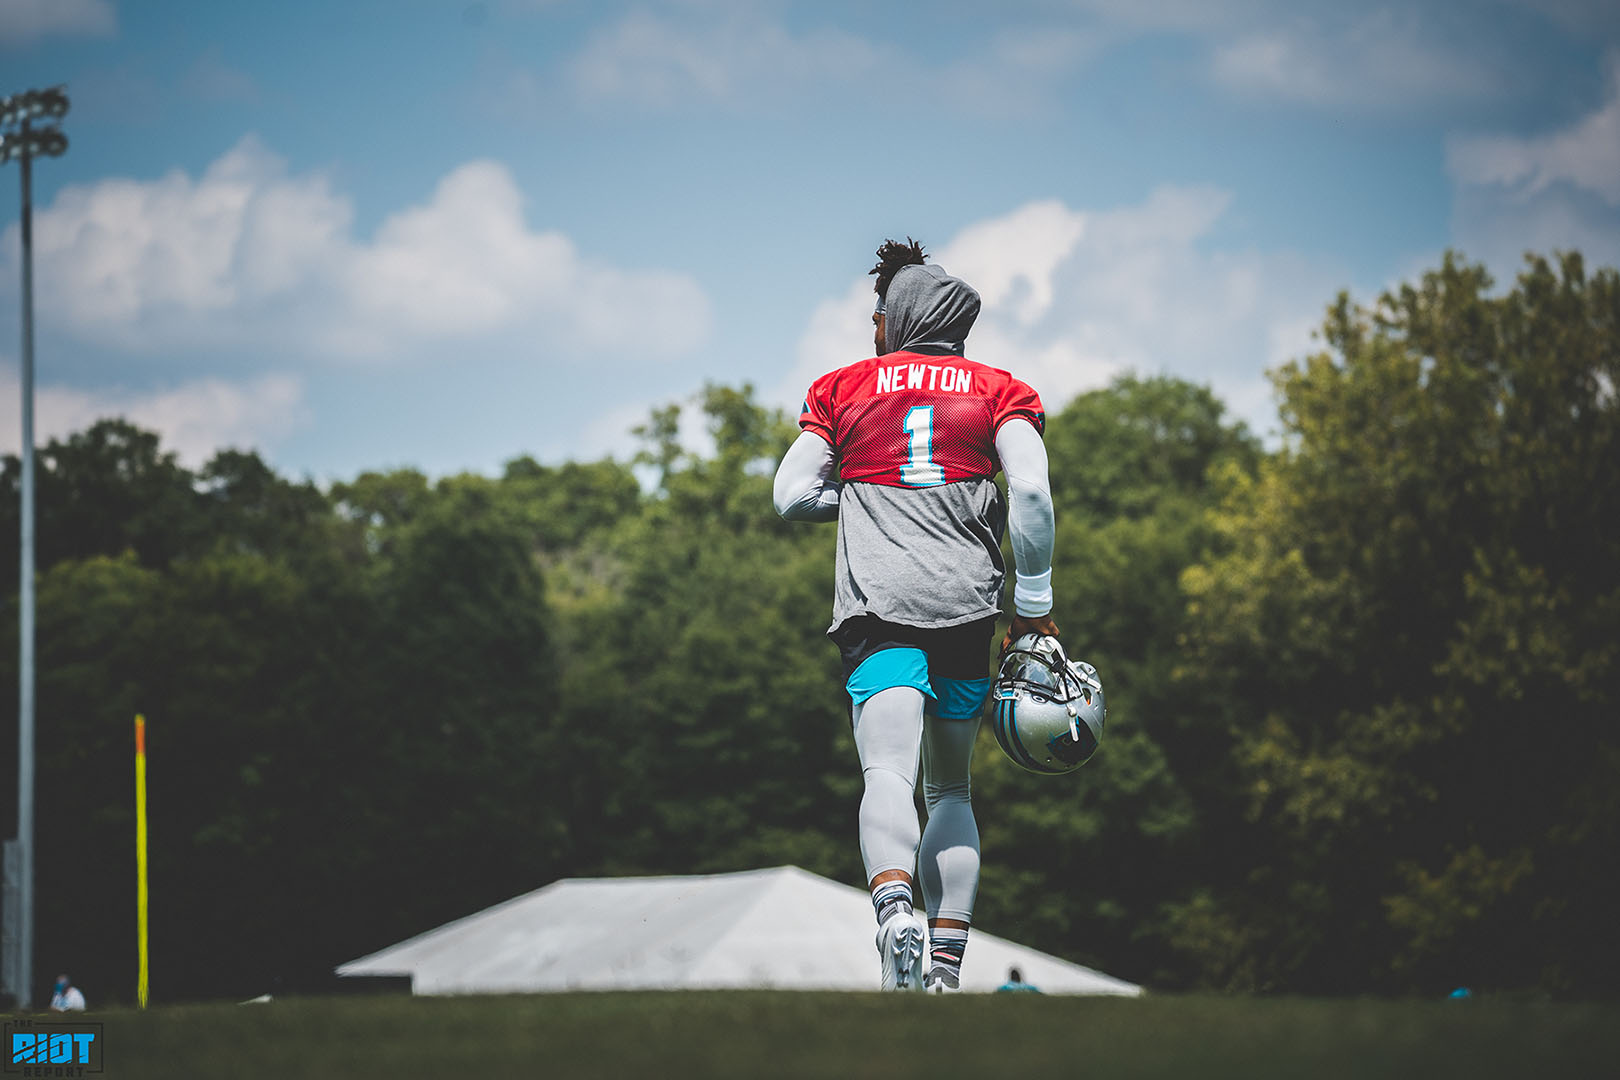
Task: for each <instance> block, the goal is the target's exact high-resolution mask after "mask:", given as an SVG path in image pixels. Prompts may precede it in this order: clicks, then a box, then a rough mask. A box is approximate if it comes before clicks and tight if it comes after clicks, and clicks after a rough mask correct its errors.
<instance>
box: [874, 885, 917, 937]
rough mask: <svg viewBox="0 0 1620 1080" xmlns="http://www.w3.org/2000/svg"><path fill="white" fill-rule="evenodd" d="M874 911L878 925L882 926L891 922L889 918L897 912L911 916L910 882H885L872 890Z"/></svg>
mask: <svg viewBox="0 0 1620 1080" xmlns="http://www.w3.org/2000/svg"><path fill="white" fill-rule="evenodd" d="M872 910H873V911H875V912H877V921H878V925H879V926H882V925H883V924H884V923H885V922H887V921H888V920H889V916H890V915H893V914H894V913H895V912H896V911H903V912H905V913H906V914H907V915H910V914H911V885H910V883H909V882H906V881H902V880H899V879H896V880H894V881H885V882H884V883H883V884H882V885H879V886H878V887H877V888H875V889H873V890H872Z"/></svg>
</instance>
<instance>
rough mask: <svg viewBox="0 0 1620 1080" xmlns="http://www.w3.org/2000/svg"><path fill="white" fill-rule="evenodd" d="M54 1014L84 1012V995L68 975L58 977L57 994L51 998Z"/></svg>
mask: <svg viewBox="0 0 1620 1080" xmlns="http://www.w3.org/2000/svg"><path fill="white" fill-rule="evenodd" d="M51 1011H52V1012H84V995H83V994H81V993H80V992H79V988H78V987H77V986H74V985H73V980H72V979H69V978H68V977H67V976H66V975H58V976H57V977H56V993H55V994H53V995H52V996H51Z"/></svg>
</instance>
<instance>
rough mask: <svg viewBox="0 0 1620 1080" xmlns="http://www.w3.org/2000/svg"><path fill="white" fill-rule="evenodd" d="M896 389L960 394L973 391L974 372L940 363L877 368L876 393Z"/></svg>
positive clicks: (889, 391) (885, 392) (884, 392)
mask: <svg viewBox="0 0 1620 1080" xmlns="http://www.w3.org/2000/svg"><path fill="white" fill-rule="evenodd" d="M895 390H944V391H948V392H955V393H958V394H971V393H972V392H973V372H971V371H969V370H967V369H966V368H959V367H950V366H942V365H940V364H894V365H891V366H889V367H880V368H878V369H877V389H875V390H874V391H873V393H875V394H887V393H891V392H893V391H895Z"/></svg>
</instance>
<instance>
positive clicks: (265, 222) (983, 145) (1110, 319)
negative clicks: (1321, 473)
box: [0, 0, 1620, 481]
mask: <svg viewBox="0 0 1620 1080" xmlns="http://www.w3.org/2000/svg"><path fill="white" fill-rule="evenodd" d="M0 71H3V72H4V79H3V85H0V93H8V92H12V91H15V90H20V89H23V88H26V87H29V86H41V85H50V84H54V83H63V82H65V83H67V84H68V87H69V93H70V95H71V96H72V99H73V111H72V112H71V113H70V114H69V116H68V117H67V120H66V122H65V130H66V131H67V132H68V134H69V137H70V139H71V141H72V145H71V149H70V150H69V152H68V154H67V155H66V156H65V157H63V158H61V159H57V160H49V161H43V162H40V163H38V164H37V166H36V169H35V200H36V211H35V236H36V264H35V265H36V280H37V288H38V297H37V303H38V308H37V310H38V326H39V336H38V380H39V397H38V410H39V420H38V423H39V428H40V432H41V435H42V437H43V436H51V435H61V434H65V433H66V432H68V431H72V430H76V429H78V428H82V427H83V426H85V425H86V424H88V423H89V422H91V421H92V420H93V419H95V418H96V417H97V416H100V415H106V414H112V413H120V414H124V415H127V416H130V417H131V418H132V419H134V420H136V421H137V422H138V423H141V424H143V425H145V426H148V427H152V428H155V429H158V430H160V431H162V432H163V434H164V436H165V438H166V439H167V440H168V442H169V444H170V445H171V446H172V447H174V448H175V449H177V450H178V451H179V452H180V453H181V455H182V457H183V458H185V459H186V460H187V461H188V462H191V463H198V462H200V461H202V460H204V459H206V457H207V456H208V455H209V454H210V453H212V451H213V450H214V449H217V448H219V447H221V446H248V447H254V448H257V449H258V450H260V451H261V452H262V453H263V454H264V455H265V456H266V457H267V458H268V459H269V460H270V461H272V462H273V463H274V464H276V465H277V466H278V467H280V468H282V469H284V470H286V471H288V472H290V473H293V474H300V475H302V474H307V475H310V476H313V477H315V478H317V479H320V480H323V481H324V480H330V479H337V478H346V477H351V476H353V475H354V474H356V473H358V472H360V471H362V470H364V469H372V468H386V467H392V466H398V465H413V466H416V467H420V468H424V469H426V470H428V471H429V472H431V473H435V474H439V473H446V472H453V471H457V470H461V469H474V470H478V471H484V472H489V471H493V470H495V469H498V468H499V466H500V464H501V463H502V462H503V461H505V460H507V459H509V458H511V457H513V456H516V455H518V454H522V453H530V454H534V455H536V456H538V457H540V458H542V459H544V460H550V461H557V460H561V459H564V458H568V457H576V458H594V457H599V456H602V455H604V454H614V455H616V456H620V457H627V456H628V455H629V454H630V453H631V452H633V450H634V444H633V441H632V440H631V438H630V436H629V435H628V429H629V428H630V427H631V426H633V425H634V424H635V423H636V422H638V421H639V420H640V419H641V418H643V417H644V416H645V415H646V412H647V410H648V409H649V408H650V407H652V406H654V405H657V404H661V403H665V402H669V401H673V400H681V399H687V398H690V397H691V395H692V394H693V393H694V392H695V391H697V390H698V389H699V388H700V387H701V386H702V385H703V383H704V382H705V381H706V380H707V381H721V382H727V383H741V382H743V381H750V382H752V383H753V384H754V385H755V386H756V387H757V388H758V390H759V392H760V395H761V396H762V398H764V399H765V400H766V401H768V402H771V403H773V404H780V405H783V406H786V407H789V408H792V407H795V406H796V405H797V403H798V400H799V397H800V395H801V393H802V390H803V388H804V386H805V385H807V384H808V383H809V381H810V380H811V379H813V378H814V377H815V376H816V375H817V374H819V373H821V372H822V371H825V370H828V369H830V368H832V367H835V366H838V365H839V364H842V363H847V362H849V361H851V360H855V359H859V358H861V357H862V356H864V355H866V353H867V352H869V351H870V332H869V329H868V322H867V320H868V316H869V312H870V301H871V296H870V279H869V278H867V277H866V276H865V271H866V270H867V268H868V267H869V266H870V265H871V261H872V251H873V249H874V248H875V247H876V245H877V244H878V242H879V241H881V240H882V239H883V238H884V237H886V236H894V237H901V236H906V235H910V236H914V237H917V238H918V239H921V240H923V241H924V243H926V244H927V245H928V246H929V248H930V250H931V251H932V252H933V253H934V255H935V256H936V258H937V260H938V261H939V262H941V263H942V264H943V265H945V266H946V267H947V269H949V270H951V271H952V272H953V273H957V274H959V275H961V276H963V277H965V278H967V279H968V280H969V281H970V282H972V283H974V284H975V285H976V286H977V287H978V288H979V289H980V291H981V293H983V295H984V297H985V311H984V315H983V317H982V318H981V320H980V324H979V327H978V328H977V329H976V331H975V333H974V335H973V337H972V338H970V340H969V353H970V355H973V356H975V357H976V358H978V359H981V360H984V361H986V362H989V363H993V364H996V365H997V366H1002V367H1007V368H1010V369H1012V370H1013V371H1015V372H1017V373H1018V374H1020V375H1022V376H1024V377H1025V378H1027V379H1028V381H1030V382H1031V383H1033V384H1034V385H1035V386H1036V388H1037V389H1039V390H1040V391H1041V392H1042V394H1043V396H1044V397H1045V398H1046V399H1047V402H1048V406H1049V407H1050V408H1052V409H1054V410H1055V409H1056V408H1057V407H1059V406H1061V404H1062V403H1063V402H1064V401H1065V400H1067V399H1068V398H1069V397H1071V396H1072V395H1073V394H1075V393H1077V392H1079V391H1081V390H1085V389H1088V388H1091V387H1094V386H1098V385H1102V384H1104V383H1106V382H1107V381H1108V380H1109V379H1110V378H1111V377H1112V376H1113V375H1115V374H1117V373H1118V372H1120V371H1125V370H1135V371H1140V372H1170V373H1174V374H1177V375H1181V376H1184V377H1187V378H1191V379H1194V380H1197V381H1199V382H1206V383H1209V384H1211V385H1212V386H1214V387H1215V389H1216V390H1217V392H1219V393H1220V394H1221V395H1222V397H1223V398H1224V399H1225V400H1226V401H1227V402H1228V403H1229V405H1230V407H1231V409H1232V410H1233V412H1234V413H1235V414H1236V415H1237V416H1239V417H1242V418H1244V419H1245V420H1247V421H1248V422H1249V423H1250V424H1251V425H1252V426H1254V427H1255V428H1256V429H1257V430H1259V431H1262V432H1264V431H1267V430H1268V429H1270V428H1271V427H1273V426H1274V417H1275V409H1274V406H1273V403H1272V400H1271V397H1270V392H1269V385H1268V384H1267V382H1266V380H1265V377H1264V372H1265V370H1266V369H1267V368H1268V367H1270V366H1272V365H1275V364H1277V363H1279V362H1281V361H1283V360H1285V359H1287V358H1290V357H1292V356H1297V355H1300V354H1302V353H1303V352H1306V351H1308V350H1309V349H1310V348H1311V347H1312V345H1311V340H1310V330H1311V328H1312V327H1313V326H1314V325H1315V324H1316V323H1317V322H1318V321H1319V320H1320V314H1321V311H1322V309H1323V308H1324V306H1325V305H1326V304H1327V303H1328V302H1330V301H1331V300H1332V298H1333V296H1334V295H1335V294H1336V292H1337V291H1338V290H1340V289H1349V290H1350V291H1351V292H1352V293H1353V294H1354V295H1356V296H1358V297H1360V298H1363V299H1370V298H1371V297H1372V296H1374V295H1375V294H1376V292H1377V291H1378V290H1379V289H1381V288H1384V287H1387V286H1389V285H1391V284H1393V283H1395V282H1397V281H1400V280H1402V279H1405V278H1409V277H1411V276H1413V275H1414V274H1415V273H1417V272H1418V271H1420V270H1421V269H1422V268H1423V267H1425V266H1429V265H1433V264H1434V263H1435V262H1436V261H1437V260H1438V258H1439V256H1440V253H1441V252H1443V251H1444V250H1445V249H1447V248H1448V247H1450V248H1457V249H1460V250H1461V251H1462V252H1463V253H1464V254H1466V255H1467V256H1468V257H1470V258H1473V259H1477V260H1482V261H1484V262H1486V263H1487V264H1488V265H1489V266H1490V267H1491V269H1492V270H1493V272H1495V273H1496V275H1497V276H1498V278H1499V279H1509V278H1511V276H1512V274H1513V273H1514V272H1515V271H1516V268H1517V266H1518V264H1519V259H1520V256H1521V254H1522V253H1523V252H1524V251H1525V250H1536V251H1543V252H1545V251H1551V250H1553V249H1555V248H1577V249H1579V250H1581V251H1583V252H1584V253H1585V254H1586V255H1587V257H1588V259H1589V260H1591V261H1594V262H1600V263H1604V264H1607V265H1615V264H1616V263H1620V5H1617V4H1614V3H1612V2H1598V0H1542V2H1533V0H1470V2H1465V0H1451V2H1445V3H1440V2H1430V0H1416V2H1407V3H1401V4H1376V3H1367V4H1356V3H1342V2H1341V3H1321V2H1316V0H1293V2H1283V0H1230V2H1222V0H1208V2H1199V0H1166V2H1162V3H1155V2H1153V0H1006V2H1003V3H1001V4H998V5H987V4H982V3H966V2H962V3H957V2H952V0H939V2H934V3H927V4H923V3H916V4H913V3H901V2H890V3H871V4H860V5H857V4H839V3H814V4H810V3H788V2H772V0H758V2H744V0H667V2H647V3H629V4H626V3H615V2H586V0H483V2H448V0H446V2H432V0H388V2H382V0H377V2H348V3H333V2H330V0H328V2H320V3H316V2H308V3H306V2H293V0H284V2H282V3H277V4H220V3H217V2H216V3H188V2H179V0H172V2H165V3H161V4H159V3H145V4H137V3H130V2H125V3H117V2H114V0H0ZM17 183H18V181H17V169H16V168H15V167H14V166H13V167H8V168H6V169H4V170H0V440H3V441H4V443H5V445H6V447H8V448H15V446H16V445H17V442H18V435H17V431H18V420H17V412H18V406H17V396H18V394H17V374H16V372H17V345H16V342H17V326H18V317H17V300H18V288H19V285H18V277H19V268H18V267H19V263H18V255H17V245H18V232H17Z"/></svg>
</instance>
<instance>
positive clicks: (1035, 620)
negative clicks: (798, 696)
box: [774, 237, 1058, 993]
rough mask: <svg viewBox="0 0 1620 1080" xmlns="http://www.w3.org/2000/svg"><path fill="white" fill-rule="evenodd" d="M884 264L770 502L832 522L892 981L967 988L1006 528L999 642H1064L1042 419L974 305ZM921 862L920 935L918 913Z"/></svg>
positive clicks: (839, 637) (892, 246) (840, 617)
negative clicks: (974, 354)
mask: <svg viewBox="0 0 1620 1080" xmlns="http://www.w3.org/2000/svg"><path fill="white" fill-rule="evenodd" d="M877 254H878V264H877V266H875V267H873V269H872V271H871V272H872V273H873V274H875V275H877V282H876V285H875V287H874V288H875V291H876V293H877V306H876V310H875V311H874V312H873V316H872V322H873V325H874V328H875V331H876V332H875V334H874V338H873V340H874V344H875V346H876V349H877V353H878V355H876V356H875V357H872V358H870V359H867V360H861V361H859V362H858V363H854V364H850V365H849V366H847V367H843V368H839V369H838V370H836V371H832V372H829V373H828V374H826V375H824V376H822V377H821V378H819V379H817V380H816V382H815V383H814V385H812V386H811V387H810V393H809V396H808V397H807V398H806V399H805V402H804V407H803V410H802V411H801V413H800V416H799V426H800V427H801V428H802V429H803V431H802V432H801V434H800V435H799V438H798V439H797V441H795V442H794V444H793V445H792V447H791V448H789V450H788V452H787V454H786V456H785V457H784V458H783V459H782V463H781V465H780V467H779V468H778V469H777V473H776V482H775V491H774V496H775V502H776V509H777V512H778V513H780V514H781V515H782V516H783V517H784V518H787V519H789V520H794V521H834V520H836V521H837V522H838V549H837V552H838V554H837V564H836V567H835V585H834V592H833V620H832V626H831V627H830V628H829V630H828V636H829V637H831V638H832V640H833V642H834V643H835V644H836V645H837V646H838V649H839V652H840V653H841V654H842V656H843V661H844V674H845V677H846V678H845V684H844V685H845V689H846V690H848V692H849V696H850V701H851V703H852V715H853V721H854V730H855V745H856V748H857V750H858V751H859V754H860V761H861V771H862V774H863V776H864V779H865V792H864V794H863V795H862V798H861V807H860V841H861V858H862V860H863V861H864V863H865V866H866V879H867V881H868V882H869V883H870V886H871V890H872V905H873V907H874V909H875V910H876V913H877V921H878V938H877V940H878V952H879V955H880V956H881V957H882V962H883V976H882V987H883V989H885V990H925V989H926V990H929V991H933V992H938V993H944V992H948V991H952V990H956V989H958V988H959V986H960V980H961V971H962V954H963V951H964V949H965V948H966V947H967V937H968V928H969V926H970V924H971V923H972V920H973V903H974V899H975V897H976V894H977V892H978V886H979V830H978V825H977V824H976V823H975V821H974V818H973V806H972V803H971V801H970V797H969V791H968V766H969V764H970V762H971V760H972V754H973V742H974V738H975V736H976V735H977V733H978V728H979V715H980V711H981V709H982V708H983V706H984V702H985V697H986V695H987V693H988V692H989V688H990V671H989V664H990V639H991V636H992V635H993V634H994V632H995V624H996V618H997V616H998V615H999V614H1000V600H1001V592H1002V586H1003V584H1004V580H1005V568H1004V567H1003V565H1002V557H1001V536H1002V532H1003V529H1004V526H1007V525H1009V524H1010V526H1011V531H1012V550H1013V556H1014V559H1015V561H1016V564H1017V567H1016V569H1017V576H1016V580H1015V583H1014V588H1013V604H1014V608H1015V614H1014V615H1013V619H1012V626H1011V628H1010V629H1009V630H1008V631H1007V634H1006V636H1005V637H1004V638H1003V641H1002V648H1003V649H1005V648H1006V646H1007V642H1009V641H1013V640H1016V639H1017V638H1018V637H1019V636H1021V635H1023V634H1025V633H1031V632H1035V633H1043V634H1051V635H1054V636H1055V635H1056V634H1057V632H1058V628H1057V627H1056V626H1055V625H1054V624H1053V622H1052V618H1051V610H1052V586H1051V577H1052V496H1051V488H1050V486H1049V484H1048V481H1047V475H1046V447H1045V445H1044V444H1043V443H1042V441H1041V434H1042V431H1043V429H1044V425H1045V422H1046V416H1045V413H1044V412H1043V411H1042V407H1041V400H1040V398H1039V396H1038V395H1037V394H1036V393H1035V391H1034V390H1032V389H1031V388H1030V387H1029V386H1028V385H1026V384H1025V383H1023V382H1020V381H1019V380H1018V379H1015V378H1014V377H1013V376H1012V375H1010V374H1008V373H1007V372H1005V371H1001V370H999V369H997V368H992V367H988V366H986V365H984V364H981V363H978V362H976V361H974V360H970V359H967V358H966V356H964V349H965V341H966V338H967V335H968V331H969V330H970V329H971V328H972V326H973V322H974V320H975V319H976V318H977V317H978V314H979V294H978V293H976V292H975V291H974V290H973V289H972V288H971V287H969V286H968V285H967V283H966V282H963V281H961V280H959V279H957V278H954V277H951V276H950V275H949V274H947V273H946V272H945V271H944V269H943V268H941V267H940V266H938V265H937V264H933V263H929V262H927V261H926V258H927V257H926V255H925V254H924V252H923V249H922V246H921V245H920V244H918V243H916V242H914V241H912V240H911V239H910V238H909V237H908V238H907V243H905V244H900V243H897V242H895V241H892V240H891V241H886V242H885V243H884V244H883V246H882V247H880V248H879V249H878V253H877ZM997 471H1005V472H1006V474H1007V486H1008V491H1009V499H1008V500H1007V502H1004V501H1003V499H1002V496H1001V493H1000V491H999V490H998V489H997V487H996V485H995V482H994V477H995V475H996V473H997ZM835 475H836V478H835ZM1009 503H1010V505H1009ZM919 763H920V766H921V770H922V774H923V796H924V802H925V805H926V806H927V811H928V824H927V827H926V828H921V829H919V826H918V821H917V812H916V808H915V805H914V804H913V802H912V791H913V789H914V787H915V785H916V782H917V772H918V768H919ZM919 844H920V851H919ZM919 855H920V860H919ZM919 861H920V865H919ZM914 868H915V869H916V870H917V873H918V875H919V876H920V878H921V884H922V900H923V904H924V908H925V910H926V912H927V915H928V930H927V931H925V930H924V927H923V924H922V920H921V919H919V918H918V916H917V915H916V914H915V912H914V911H913V903H914V899H915V894H914V892H913V878H912V872H913V869H914ZM925 933H926V934H927V935H928V936H929V937H931V938H932V943H931V947H930V946H929V945H928V944H927V941H926V938H925ZM925 950H926V952H927V960H926V961H925V960H924V959H923V957H924V953H925Z"/></svg>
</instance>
